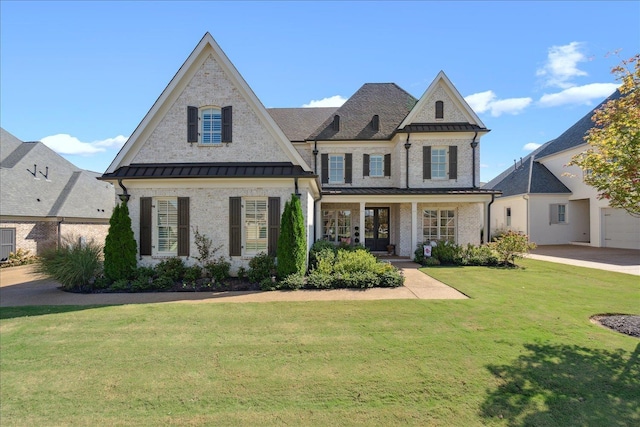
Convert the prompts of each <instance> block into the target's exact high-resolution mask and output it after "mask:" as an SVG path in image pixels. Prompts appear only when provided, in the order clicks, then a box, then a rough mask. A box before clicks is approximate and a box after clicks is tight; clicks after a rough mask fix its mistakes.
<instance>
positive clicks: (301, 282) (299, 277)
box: [276, 273, 306, 291]
mask: <svg viewBox="0 0 640 427" xmlns="http://www.w3.org/2000/svg"><path fill="white" fill-rule="evenodd" d="M305 282H306V280H305V277H304V274H300V273H293V274H290V275H288V276H287V277H285V278H284V279H282V280H280V281H279V282H278V283H277V286H276V289H286V290H292V291H295V290H297V289H302V288H303V287H304V286H305Z"/></svg>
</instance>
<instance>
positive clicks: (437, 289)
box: [0, 261, 467, 307]
mask: <svg viewBox="0 0 640 427" xmlns="http://www.w3.org/2000/svg"><path fill="white" fill-rule="evenodd" d="M394 265H395V266H396V267H398V268H399V269H400V270H401V271H402V272H403V274H404V276H405V284H404V286H402V287H399V288H373V289H332V290H298V291H269V292H261V291H255V292H149V293H109V294H74V293H70V292H64V291H61V290H60V289H58V286H59V285H58V284H57V283H56V282H54V281H52V280H49V279H46V278H43V277H41V276H37V275H34V274H33V273H32V271H33V267H32V266H22V267H12V268H4V269H1V270H0V307H10V306H25V305H114V304H148V303H165V302H187V303H216V302H274V301H365V300H385V299H466V298H467V297H466V296H465V295H463V294H462V293H460V292H458V291H456V290H455V289H453V288H451V287H449V286H447V285H445V284H443V283H441V282H439V281H437V280H435V279H433V278H431V277H429V276H427V275H426V274H424V273H422V272H420V271H418V267H419V266H418V264H416V263H413V262H410V261H403V262H394Z"/></svg>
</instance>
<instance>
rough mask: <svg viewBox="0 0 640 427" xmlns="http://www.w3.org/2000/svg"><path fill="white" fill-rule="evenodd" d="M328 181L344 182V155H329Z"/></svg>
mask: <svg viewBox="0 0 640 427" xmlns="http://www.w3.org/2000/svg"><path fill="white" fill-rule="evenodd" d="M329 182H331V183H342V182H344V156H342V155H339V156H329Z"/></svg>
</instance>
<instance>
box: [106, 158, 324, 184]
mask: <svg viewBox="0 0 640 427" xmlns="http://www.w3.org/2000/svg"><path fill="white" fill-rule="evenodd" d="M314 176H315V175H314V174H313V172H307V171H305V170H304V169H303V168H302V167H301V166H299V165H294V164H293V163H286V162H282V163H279V162H272V163H150V164H131V165H128V166H122V167H120V168H118V169H117V170H116V171H114V172H113V173H105V174H104V175H103V176H102V178H101V179H105V180H108V179H123V178H126V179H144V178H258V177H268V178H295V177H298V178H300V177H314Z"/></svg>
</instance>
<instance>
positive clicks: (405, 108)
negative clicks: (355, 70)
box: [307, 83, 417, 141]
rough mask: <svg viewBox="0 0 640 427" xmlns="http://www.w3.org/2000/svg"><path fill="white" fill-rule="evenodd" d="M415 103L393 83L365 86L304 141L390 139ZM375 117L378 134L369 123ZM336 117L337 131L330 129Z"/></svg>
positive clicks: (414, 100) (368, 84)
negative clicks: (337, 120) (377, 123)
mask: <svg viewBox="0 0 640 427" xmlns="http://www.w3.org/2000/svg"><path fill="white" fill-rule="evenodd" d="M416 102H417V100H416V99H415V98H414V97H413V96H411V95H410V94H409V93H407V92H405V91H404V90H403V89H402V88H400V87H399V86H398V85H396V84H395V83H366V84H364V85H363V86H362V87H361V88H360V89H358V91H357V92H356V93H354V94H353V95H352V96H351V97H350V98H349V99H348V100H347V101H346V102H345V103H344V104H343V105H342V106H341V107H340V108H338V109H337V110H336V111H335V113H334V114H332V115H330V117H328V118H327V119H326V120H325V121H324V122H323V123H322V124H321V125H320V126H319V127H318V128H317V129H316V130H315V132H313V133H312V134H311V135H309V137H308V138H307V139H309V140H315V139H317V140H324V141H326V140H343V141H344V140H358V139H369V140H371V139H380V140H384V139H389V138H390V137H391V136H392V135H393V133H394V132H395V130H396V129H397V128H398V125H399V124H400V122H402V120H403V119H404V118H405V117H406V115H407V114H408V113H409V111H411V108H413V106H414V105H415V103H416ZM374 115H377V116H378V119H379V127H378V130H375V128H374V127H373V126H372V123H371V122H372V119H373V116H374ZM335 116H339V117H340V126H339V129H338V130H336V129H334V126H333V120H334V117H335Z"/></svg>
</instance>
